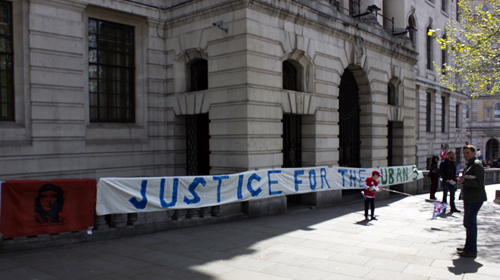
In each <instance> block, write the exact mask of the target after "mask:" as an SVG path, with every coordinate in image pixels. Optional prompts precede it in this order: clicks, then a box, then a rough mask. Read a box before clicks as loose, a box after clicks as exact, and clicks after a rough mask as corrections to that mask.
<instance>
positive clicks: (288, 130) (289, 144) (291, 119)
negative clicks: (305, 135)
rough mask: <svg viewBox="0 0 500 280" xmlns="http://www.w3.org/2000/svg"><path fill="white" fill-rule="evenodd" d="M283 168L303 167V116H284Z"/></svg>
mask: <svg viewBox="0 0 500 280" xmlns="http://www.w3.org/2000/svg"><path fill="white" fill-rule="evenodd" d="M283 167H302V116H301V115H292V114H283Z"/></svg>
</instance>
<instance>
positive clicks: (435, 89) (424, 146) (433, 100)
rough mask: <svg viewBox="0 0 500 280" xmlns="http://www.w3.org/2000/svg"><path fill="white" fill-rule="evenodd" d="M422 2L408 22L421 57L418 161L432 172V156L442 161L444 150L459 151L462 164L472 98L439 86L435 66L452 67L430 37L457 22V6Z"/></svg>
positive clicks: (417, 134) (418, 78) (418, 86)
mask: <svg viewBox="0 0 500 280" xmlns="http://www.w3.org/2000/svg"><path fill="white" fill-rule="evenodd" d="M413 2H416V1H413ZM421 2H422V3H421V4H420V5H419V6H413V7H416V8H415V9H414V10H411V14H412V15H411V16H410V18H409V20H410V21H411V20H413V21H414V22H415V24H416V26H417V29H418V31H417V32H416V33H415V34H414V44H415V47H416V51H417V52H418V53H419V61H418V63H417V66H416V71H417V78H416V80H417V83H416V84H417V88H416V90H417V92H418V100H419V102H417V108H416V112H417V125H416V126H417V127H418V129H417V130H416V145H417V153H416V161H417V167H418V168H420V169H429V166H430V160H431V158H432V156H434V155H437V156H439V157H440V158H441V153H442V150H443V148H444V149H445V150H446V151H450V150H453V151H456V152H457V160H458V161H462V162H463V159H462V152H461V148H462V147H463V146H464V145H465V142H466V141H467V131H466V127H467V122H466V120H465V112H466V106H467V100H468V99H469V97H468V95H467V94H464V93H458V92H453V91H450V90H449V89H447V88H445V87H443V86H441V85H440V84H439V76H438V75H437V73H436V70H435V67H434V63H436V64H437V65H442V64H444V63H447V64H449V63H450V61H449V54H448V53H447V52H446V51H443V50H441V48H440V47H439V45H438V44H437V42H435V41H434V40H433V39H431V38H430V37H428V36H427V32H428V30H429V29H440V30H445V26H446V23H447V21H448V20H456V19H457V4H456V2H451V1H437V0H434V1H430V0H425V1H421ZM419 3H420V2H419ZM414 4H416V3H414Z"/></svg>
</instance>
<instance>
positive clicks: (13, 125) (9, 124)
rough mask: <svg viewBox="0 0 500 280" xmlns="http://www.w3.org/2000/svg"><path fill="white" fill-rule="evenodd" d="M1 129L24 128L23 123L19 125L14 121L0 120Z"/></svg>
mask: <svg viewBox="0 0 500 280" xmlns="http://www.w3.org/2000/svg"><path fill="white" fill-rule="evenodd" d="M0 128H1V129H25V127H24V126H23V125H20V124H18V123H16V122H14V121H0Z"/></svg>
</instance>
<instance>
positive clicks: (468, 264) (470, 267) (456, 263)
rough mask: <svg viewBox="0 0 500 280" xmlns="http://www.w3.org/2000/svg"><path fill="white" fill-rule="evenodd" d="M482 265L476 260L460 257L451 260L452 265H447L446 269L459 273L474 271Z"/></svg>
mask: <svg viewBox="0 0 500 280" xmlns="http://www.w3.org/2000/svg"><path fill="white" fill-rule="evenodd" d="M482 266H483V265H482V264H481V263H478V262H476V261H475V260H474V259H472V258H465V257H460V258H458V259H455V260H453V266H450V267H448V270H449V271H450V272H451V273H453V274H455V275H461V274H465V273H476V272H477V271H478V270H479V268H480V267H482Z"/></svg>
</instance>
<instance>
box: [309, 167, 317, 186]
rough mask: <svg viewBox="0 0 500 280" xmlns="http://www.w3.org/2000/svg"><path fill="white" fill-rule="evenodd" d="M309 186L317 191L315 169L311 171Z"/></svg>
mask: <svg viewBox="0 0 500 280" xmlns="http://www.w3.org/2000/svg"><path fill="white" fill-rule="evenodd" d="M309 186H310V187H311V190H315V189H316V171H314V169H312V170H309Z"/></svg>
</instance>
